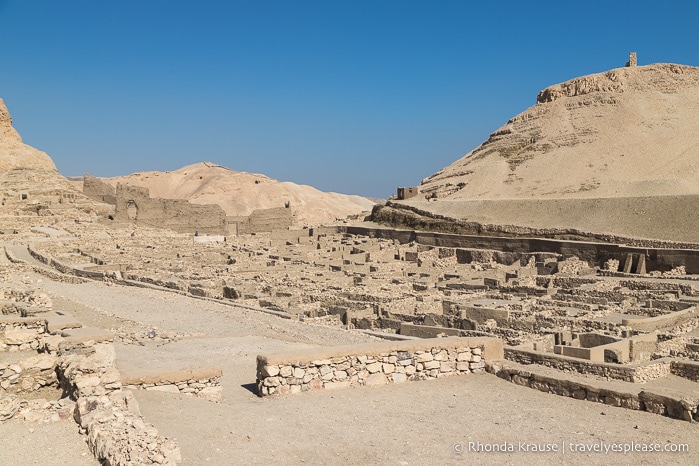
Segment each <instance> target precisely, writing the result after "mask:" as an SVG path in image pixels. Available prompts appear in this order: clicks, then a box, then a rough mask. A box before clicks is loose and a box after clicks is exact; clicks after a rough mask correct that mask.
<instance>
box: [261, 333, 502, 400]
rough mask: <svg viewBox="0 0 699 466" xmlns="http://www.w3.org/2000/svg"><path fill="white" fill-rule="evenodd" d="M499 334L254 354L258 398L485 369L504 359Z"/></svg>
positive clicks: (444, 375) (381, 383)
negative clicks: (273, 353) (493, 362)
mask: <svg viewBox="0 0 699 466" xmlns="http://www.w3.org/2000/svg"><path fill="white" fill-rule="evenodd" d="M502 357H503V353H502V341H501V340H499V339H497V338H460V337H449V338H435V339H429V340H420V341H415V340H411V341H400V342H381V343H376V344H367V345H354V346H346V347H335V348H333V349H331V350H326V351H323V350H317V349H313V350H307V351H304V352H299V353H296V354H291V355H276V356H262V355H261V356H258V357H257V390H258V395H259V396H268V395H274V394H279V395H284V394H288V393H300V392H303V391H307V390H319V389H338V388H349V387H359V386H375V385H384V384H388V383H403V382H406V381H418V380H430V379H436V378H441V377H447V376H452V375H457V374H468V373H474V372H483V371H484V368H485V362H486V360H487V359H502Z"/></svg>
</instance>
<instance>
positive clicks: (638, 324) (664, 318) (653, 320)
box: [621, 307, 696, 332]
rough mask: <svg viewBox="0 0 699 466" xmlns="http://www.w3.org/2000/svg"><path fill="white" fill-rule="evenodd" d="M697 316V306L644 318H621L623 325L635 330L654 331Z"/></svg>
mask: <svg viewBox="0 0 699 466" xmlns="http://www.w3.org/2000/svg"><path fill="white" fill-rule="evenodd" d="M695 316H696V307H690V308H688V309H682V310H680V311H674V312H671V313H669V314H664V315H659V316H656V317H647V318H644V319H628V318H623V319H621V325H623V326H624V327H629V328H631V329H633V330H637V331H642V332H652V331H654V330H658V329H660V328H664V327H674V326H677V325H680V324H683V323H685V322H687V321H689V320H691V319H693V318H694V317H695Z"/></svg>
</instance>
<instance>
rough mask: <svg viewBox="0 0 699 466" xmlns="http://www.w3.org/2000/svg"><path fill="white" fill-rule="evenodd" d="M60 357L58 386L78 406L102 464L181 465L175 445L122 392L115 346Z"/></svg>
mask: <svg viewBox="0 0 699 466" xmlns="http://www.w3.org/2000/svg"><path fill="white" fill-rule="evenodd" d="M61 351H62V352H64V354H62V355H61V356H60V357H59V360H58V365H57V371H56V372H57V374H58V378H59V383H60V385H61V387H62V388H63V391H64V393H65V394H67V395H68V396H70V397H71V398H72V399H75V400H76V404H75V410H74V414H73V415H74V418H75V421H76V422H77V423H78V424H79V425H80V429H81V432H82V433H83V434H86V436H87V443H88V446H89V447H90V449H91V450H92V452H93V454H94V455H95V458H96V459H97V460H98V461H100V462H101V463H103V464H109V465H112V466H117V465H124V466H126V465H134V464H179V463H181V461H182V459H181V454H180V449H179V446H178V445H177V443H176V442H175V441H174V440H171V439H168V438H165V437H161V436H160V435H159V434H158V429H157V428H156V427H154V426H153V425H152V424H148V423H146V422H145V421H144V419H143V416H141V414H140V411H139V409H138V404H137V403H136V400H135V399H134V398H133V394H132V393H131V392H130V391H125V390H122V384H121V381H120V374H119V371H118V370H117V368H116V366H115V358H116V355H115V352H114V346H113V345H112V344H111V343H97V344H95V343H94V342H92V341H89V342H86V343H84V344H81V345H71V346H62V347H61V349H60V350H59V352H61Z"/></svg>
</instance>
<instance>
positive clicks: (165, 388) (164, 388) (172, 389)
mask: <svg viewBox="0 0 699 466" xmlns="http://www.w3.org/2000/svg"><path fill="white" fill-rule="evenodd" d="M146 390H147V391H149V392H165V393H180V389H179V388H177V385H172V384H168V385H156V386H154V387H148V388H146Z"/></svg>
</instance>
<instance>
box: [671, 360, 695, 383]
mask: <svg viewBox="0 0 699 466" xmlns="http://www.w3.org/2000/svg"><path fill="white" fill-rule="evenodd" d="M670 370H671V371H672V373H673V374H675V375H677V376H679V377H684V378H685V379H689V380H693V381H694V382H699V362H690V361H672V363H671V364H670Z"/></svg>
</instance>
